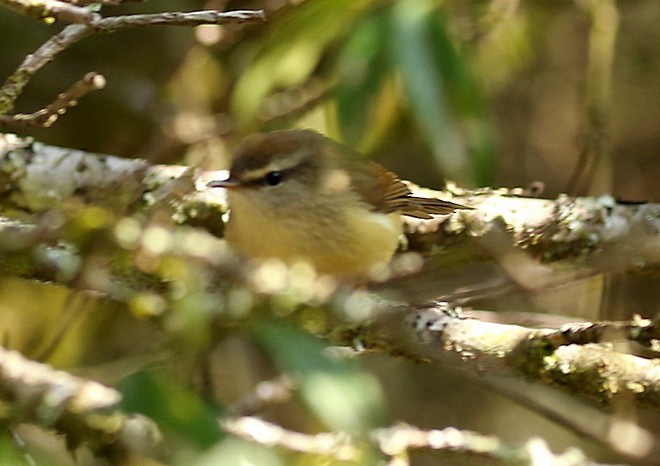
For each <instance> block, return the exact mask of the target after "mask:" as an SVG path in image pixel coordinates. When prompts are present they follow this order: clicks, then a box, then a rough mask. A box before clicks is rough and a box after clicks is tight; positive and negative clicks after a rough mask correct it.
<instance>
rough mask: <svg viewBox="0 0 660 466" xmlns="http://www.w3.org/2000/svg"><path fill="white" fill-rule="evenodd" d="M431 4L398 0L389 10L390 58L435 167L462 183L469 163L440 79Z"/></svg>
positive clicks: (432, 5)
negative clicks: (436, 165) (433, 158)
mask: <svg viewBox="0 0 660 466" xmlns="http://www.w3.org/2000/svg"><path fill="white" fill-rule="evenodd" d="M434 5H435V2H432V1H428V0H400V1H399V2H398V3H397V4H396V5H395V6H394V7H393V8H392V21H391V25H392V32H391V46H392V58H393V61H394V63H395V66H396V68H397V69H398V71H399V73H400V75H401V80H402V83H403V86H404V88H405V90H406V94H407V96H408V98H409V100H410V104H411V108H412V111H413V115H414V117H415V119H416V121H417V122H418V124H419V126H420V129H421V132H422V134H423V136H424V137H425V139H426V141H427V143H428V144H429V146H430V147H431V149H432V152H433V155H434V157H435V160H436V162H437V163H438V165H439V166H440V167H441V168H442V169H443V171H444V172H445V173H446V174H447V175H448V176H449V177H450V178H452V179H454V180H457V181H460V182H462V183H465V182H467V181H468V180H469V179H470V178H471V177H470V169H471V167H470V160H469V159H468V156H467V152H466V150H465V148H464V145H463V142H462V140H461V138H460V136H459V134H458V131H457V129H456V127H455V125H454V122H453V121H452V117H451V115H450V109H449V108H448V103H447V100H446V91H445V85H444V82H443V77H442V75H441V73H440V72H439V66H438V63H437V60H439V59H440V57H438V56H437V51H436V49H435V46H434V44H433V37H432V34H431V23H432V21H433V16H432V12H433V11H434Z"/></svg>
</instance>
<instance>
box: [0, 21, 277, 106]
mask: <svg viewBox="0 0 660 466" xmlns="http://www.w3.org/2000/svg"><path fill="white" fill-rule="evenodd" d="M264 20H265V16H264V12H263V11H262V10H256V11H250V10H237V11H226V12H221V11H215V10H205V11H193V12H189V13H159V14H152V15H125V16H116V17H109V18H101V17H100V16H98V15H95V16H94V17H93V19H92V20H91V21H90V22H88V23H85V24H73V25H69V26H67V27H66V28H64V29H63V30H62V31H61V32H59V33H58V34H55V35H54V36H52V37H51V38H50V39H48V40H47V41H46V42H45V43H44V44H43V45H42V46H41V47H39V49H37V50H36V51H35V52H34V53H32V54H30V55H28V56H27V57H26V58H25V60H23V63H21V65H20V66H19V67H18V69H17V70H16V71H15V72H14V73H13V74H12V75H11V76H9V77H8V78H7V80H6V81H5V83H4V85H3V86H2V88H0V115H6V114H7V113H9V112H10V111H11V110H12V109H13V108H14V103H15V102H16V99H17V98H18V96H19V95H21V93H22V92H23V88H24V87H25V86H26V85H27V83H28V82H30V80H31V79H32V76H34V75H35V73H37V71H39V70H40V69H41V68H42V67H43V66H44V65H46V64H48V63H50V62H51V61H52V60H53V59H54V58H55V56H56V55H58V54H59V53H61V52H62V51H64V50H66V49H67V48H69V47H71V46H72V45H73V44H75V43H77V42H78V41H80V40H82V39H85V38H87V37H90V36H92V35H94V34H99V33H112V32H116V31H118V30H120V29H124V28H128V27H137V26H150V25H172V26H191V25H199V24H228V23H245V22H253V21H264Z"/></svg>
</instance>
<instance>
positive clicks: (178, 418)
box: [118, 370, 224, 448]
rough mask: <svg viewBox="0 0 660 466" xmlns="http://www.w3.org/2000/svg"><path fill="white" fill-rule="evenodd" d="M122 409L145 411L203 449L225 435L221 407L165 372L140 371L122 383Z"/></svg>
mask: <svg viewBox="0 0 660 466" xmlns="http://www.w3.org/2000/svg"><path fill="white" fill-rule="evenodd" d="M118 388H119V390H120V391H121V392H122V395H123V399H122V408H123V409H124V410H126V411H128V412H134V413H141V414H144V415H145V416H148V417H149V418H151V419H152V420H154V421H155V422H156V423H157V424H158V426H159V427H160V428H161V429H163V430H165V431H169V432H171V433H173V434H176V436H179V437H183V438H185V439H187V440H188V441H189V442H191V443H192V444H193V445H196V446H197V447H199V448H209V447H210V446H212V445H214V444H215V443H216V442H217V441H218V440H220V439H221V438H222V437H223V435H224V434H223V432H222V431H221V430H220V426H219V424H218V416H219V414H220V413H219V409H218V408H217V407H216V406H212V405H209V404H208V403H206V402H205V401H204V400H203V399H202V398H200V397H199V395H197V394H195V393H194V392H192V391H191V390H189V389H188V388H186V387H183V386H182V385H180V384H178V383H177V382H176V381H175V380H173V379H172V378H171V377H168V376H167V374H165V373H164V372H159V371H157V370H150V371H145V372H138V373H136V374H133V375H131V376H129V377H127V378H126V379H124V380H122V381H121V383H120V384H119V387H118Z"/></svg>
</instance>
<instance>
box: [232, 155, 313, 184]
mask: <svg viewBox="0 0 660 466" xmlns="http://www.w3.org/2000/svg"><path fill="white" fill-rule="evenodd" d="M302 158H303V154H302V151H298V152H294V153H293V154H292V155H291V157H287V158H286V159H281V160H276V161H273V162H270V163H269V164H268V165H266V166H265V167H261V168H255V169H254V170H250V171H249V172H247V173H245V174H244V175H243V179H244V180H245V181H246V182H250V181H254V180H258V179H260V178H263V177H264V176H266V174H268V173H270V172H275V171H277V172H281V171H287V170H290V169H292V168H295V167H296V166H297V165H299V164H300V161H301V160H302Z"/></svg>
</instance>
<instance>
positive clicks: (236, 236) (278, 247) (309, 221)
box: [226, 198, 402, 276]
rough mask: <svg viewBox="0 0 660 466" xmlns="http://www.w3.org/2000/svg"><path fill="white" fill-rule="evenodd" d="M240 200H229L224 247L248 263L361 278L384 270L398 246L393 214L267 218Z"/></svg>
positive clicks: (331, 209)
mask: <svg viewBox="0 0 660 466" xmlns="http://www.w3.org/2000/svg"><path fill="white" fill-rule="evenodd" d="M244 201H245V200H244V199H241V198H230V205H231V208H232V210H231V213H230V219H229V223H228V224H227V230H226V238H227V241H228V242H229V243H230V244H231V245H232V246H233V247H234V248H236V249H237V250H238V251H239V252H241V253H242V254H244V255H246V256H248V257H253V258H276V259H280V260H282V261H284V262H286V263H289V264H291V263H293V262H296V261H301V260H302V261H308V262H310V263H311V264H312V265H313V266H314V268H315V269H316V270H317V271H318V272H320V273H327V274H333V275H340V276H362V275H366V274H367V273H368V272H369V270H370V269H371V268H373V267H374V266H378V265H383V264H386V263H387V262H388V261H389V260H390V259H391V258H392V255H393V254H394V251H395V250H396V249H397V246H398V244H399V236H400V234H401V231H402V227H401V217H400V215H399V214H398V213H392V214H382V213H377V212H373V211H370V210H368V209H367V207H366V206H363V205H357V206H355V207H351V208H343V209H339V208H337V206H336V205H330V206H325V207H323V208H317V209H315V210H312V211H311V212H312V213H311V214H310V211H306V212H299V211H297V210H296V209H290V211H289V212H283V211H280V212H277V213H274V212H268V211H264V210H263V209H258V208H255V207H254V206H253V205H251V203H250V202H244Z"/></svg>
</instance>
